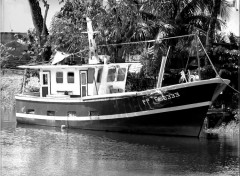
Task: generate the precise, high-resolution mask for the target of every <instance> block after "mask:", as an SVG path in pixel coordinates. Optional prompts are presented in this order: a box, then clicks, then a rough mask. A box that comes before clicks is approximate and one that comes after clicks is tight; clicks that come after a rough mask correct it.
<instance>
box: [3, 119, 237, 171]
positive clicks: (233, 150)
mask: <svg viewBox="0 0 240 176" xmlns="http://www.w3.org/2000/svg"><path fill="white" fill-rule="evenodd" d="M1 148H2V150H1V155H2V166H1V167H2V170H1V172H2V173H0V175H7V176H18V175H24V176H25V175H26V176H33V175H36V176H48V175H49V176H76V175H81V176H85V175H96V176H100V175H104V176H105V175H109V176H112V175H114V176H124V175H126V176H127V175H133V176H134V175H136V176H138V175H144V176H145V175H204V176H205V175H211V176H212V175H224V176H225V175H238V173H239V160H238V156H239V152H238V151H239V145H238V137H236V138H220V139H205V138H201V139H197V138H180V137H161V136H147V135H132V134H121V133H110V132H99V131H83V130H65V131H61V130H60V129H59V128H50V127H40V126H30V125H16V123H14V122H4V123H2V131H1Z"/></svg>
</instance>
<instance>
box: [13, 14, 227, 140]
mask: <svg viewBox="0 0 240 176" xmlns="http://www.w3.org/2000/svg"><path fill="white" fill-rule="evenodd" d="M87 20H88V21H87V28H88V38H89V50H90V52H89V53H90V54H89V61H88V63H87V64H83V63H82V64H74V65H69V64H60V63H64V60H65V59H66V58H68V56H69V55H67V54H64V53H61V52H57V53H56V55H55V57H54V59H53V61H52V63H48V64H41V65H23V66H19V67H20V68H23V69H35V70H38V71H39V77H40V78H39V79H40V91H39V92H38V93H34V94H33V93H32V94H30V93H27V94H26V93H20V94H17V95H15V99H16V120H17V122H18V123H23V124H30V125H44V126H53V127H65V128H76V129H85V130H101V131H111V132H124V133H138V134H153V135H174V136H192V137H199V135H200V132H201V130H202V127H203V123H204V119H205V117H206V114H207V111H208V109H209V107H210V106H211V104H212V102H213V101H214V100H215V99H216V98H217V96H218V95H219V94H220V93H221V92H222V91H223V90H224V88H225V87H226V86H227V84H229V82H230V81H229V80H227V79H222V78H220V77H216V78H212V79H208V80H200V79H199V78H197V79H191V80H189V81H186V82H183V83H178V84H175V85H169V86H162V80H163V75H164V67H165V62H166V59H167V57H163V60H162V64H161V68H160V71H159V77H158V83H157V86H156V88H153V89H148V90H144V91H133V92H126V80H127V75H128V74H129V67H130V66H131V65H134V63H109V62H108V61H109V57H108V56H101V58H102V62H100V59H99V58H100V56H98V54H97V53H96V43H95V41H94V38H93V33H94V32H93V30H92V27H91V20H90V19H88V18H87ZM193 78H194V77H193ZM195 78H196V77H195Z"/></svg>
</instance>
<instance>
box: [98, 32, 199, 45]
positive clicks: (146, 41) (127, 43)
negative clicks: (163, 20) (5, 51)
mask: <svg viewBox="0 0 240 176" xmlns="http://www.w3.org/2000/svg"><path fill="white" fill-rule="evenodd" d="M190 36H195V34H188V35H181V36H175V37H165V38H159V39H155V40H145V41H137V42H126V43H113V44H106V45H98V46H117V45H129V44H138V43H150V42H156V41H161V40H168V39H175V38H183V37H190Z"/></svg>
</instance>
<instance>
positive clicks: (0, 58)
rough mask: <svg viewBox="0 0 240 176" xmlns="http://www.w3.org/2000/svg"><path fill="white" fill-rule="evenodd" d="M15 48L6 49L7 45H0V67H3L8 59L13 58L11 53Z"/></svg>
mask: <svg viewBox="0 0 240 176" xmlns="http://www.w3.org/2000/svg"><path fill="white" fill-rule="evenodd" d="M12 50H13V48H10V47H6V46H5V45H3V44H1V43H0V54H1V55H0V66H1V68H2V67H3V65H2V64H3V62H4V61H7V60H8V57H10V56H11V53H10V51H12Z"/></svg>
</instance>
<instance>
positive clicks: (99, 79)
mask: <svg viewBox="0 0 240 176" xmlns="http://www.w3.org/2000/svg"><path fill="white" fill-rule="evenodd" d="M102 71H103V69H102V68H100V69H99V70H98V74H97V82H98V83H100V82H101V78H102Z"/></svg>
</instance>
